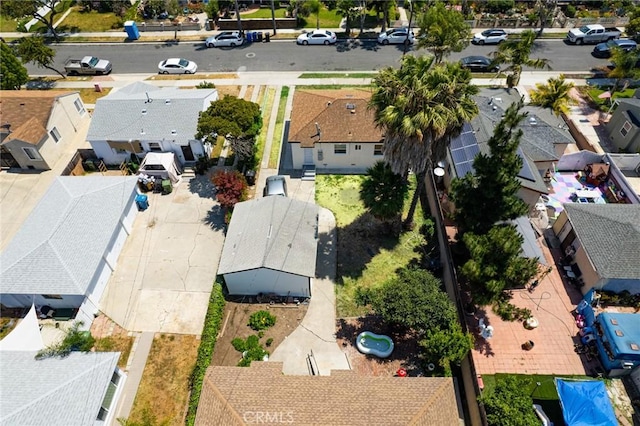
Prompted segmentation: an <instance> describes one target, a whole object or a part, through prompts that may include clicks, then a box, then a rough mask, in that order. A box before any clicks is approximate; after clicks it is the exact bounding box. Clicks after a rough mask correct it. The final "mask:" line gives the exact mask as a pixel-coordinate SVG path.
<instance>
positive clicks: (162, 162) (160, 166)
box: [138, 152, 180, 185]
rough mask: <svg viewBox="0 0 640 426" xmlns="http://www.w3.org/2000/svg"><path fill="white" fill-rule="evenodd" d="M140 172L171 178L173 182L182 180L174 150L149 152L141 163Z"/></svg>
mask: <svg viewBox="0 0 640 426" xmlns="http://www.w3.org/2000/svg"><path fill="white" fill-rule="evenodd" d="M138 172H139V173H141V174H142V173H144V174H145V175H147V176H154V177H156V178H158V179H169V180H171V183H172V184H174V185H175V184H176V183H178V181H179V180H180V169H179V168H178V164H177V163H176V156H175V155H174V154H173V152H149V153H147V155H145V157H144V160H142V163H140V168H139V169H138Z"/></svg>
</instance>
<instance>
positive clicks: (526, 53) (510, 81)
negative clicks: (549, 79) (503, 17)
mask: <svg viewBox="0 0 640 426" xmlns="http://www.w3.org/2000/svg"><path fill="white" fill-rule="evenodd" d="M535 41H536V33H535V32H533V31H532V30H526V31H524V32H522V34H521V35H520V38H518V39H507V41H505V42H503V43H501V44H500V45H498V50H497V51H496V52H493V53H492V55H493V62H494V63H495V64H508V66H507V67H506V68H504V69H503V70H502V71H506V72H507V73H509V74H508V75H507V86H508V87H509V89H511V88H513V87H515V86H517V85H518V83H520V76H521V75H522V67H524V66H527V67H531V68H537V69H542V68H544V67H547V68H549V69H550V68H551V67H549V60H548V59H541V58H538V59H532V58H531V50H532V49H533V44H534V43H535Z"/></svg>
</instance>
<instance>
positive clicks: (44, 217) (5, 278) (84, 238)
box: [0, 176, 137, 328]
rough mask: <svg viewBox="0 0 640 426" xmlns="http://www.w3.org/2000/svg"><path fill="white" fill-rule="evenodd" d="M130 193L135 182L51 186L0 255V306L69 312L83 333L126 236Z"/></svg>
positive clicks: (106, 179) (117, 179)
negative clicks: (45, 307)
mask: <svg viewBox="0 0 640 426" xmlns="http://www.w3.org/2000/svg"><path fill="white" fill-rule="evenodd" d="M136 188H137V177H135V176H82V177H75V176H60V177H58V178H56V180H55V181H54V183H53V184H52V185H51V187H50V188H49V190H48V191H47V192H46V194H45V195H44V196H43V197H42V198H41V199H40V201H39V202H38V204H37V205H36V207H35V208H34V209H33V211H32V212H31V214H30V215H29V216H28V217H27V219H26V220H25V221H24V223H23V224H22V226H21V227H20V229H19V231H18V232H17V233H16V235H15V236H14V238H13V239H12V240H11V242H9V244H8V245H7V247H6V248H5V250H4V251H3V252H2V253H0V298H1V299H2V304H3V305H4V306H6V307H9V308H20V307H23V308H26V307H30V306H31V305H32V304H35V305H36V306H45V305H46V306H49V307H50V308H52V309H53V310H54V311H60V310H65V311H67V312H69V311H72V312H73V314H75V317H76V319H78V320H82V321H83V322H84V327H85V328H88V327H89V326H90V325H91V322H92V321H93V318H94V314H96V313H97V312H98V308H97V306H98V302H99V300H100V297H101V295H102V293H103V291H104V289H105V287H106V284H107V282H108V280H109V277H110V275H111V272H112V271H113V270H114V269H115V268H116V264H117V260H118V256H119V254H120V251H121V250H122V247H123V245H124V242H125V240H126V238H127V236H128V235H129V233H130V232H131V229H132V225H133V221H134V219H135V216H136V213H137V208H136V204H135V196H136V195H137V189H136ZM69 316H73V315H69Z"/></svg>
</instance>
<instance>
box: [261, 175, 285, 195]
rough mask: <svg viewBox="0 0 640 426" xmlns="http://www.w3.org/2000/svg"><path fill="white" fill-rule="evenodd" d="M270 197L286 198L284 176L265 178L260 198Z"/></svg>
mask: <svg viewBox="0 0 640 426" xmlns="http://www.w3.org/2000/svg"><path fill="white" fill-rule="evenodd" d="M270 195H281V196H283V197H286V196H287V181H286V179H285V177H284V176H281V175H276V176H269V177H268V178H267V181H266V184H265V187H264V191H263V192H262V196H263V197H268V196H270Z"/></svg>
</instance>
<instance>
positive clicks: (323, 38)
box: [296, 30, 338, 46]
mask: <svg viewBox="0 0 640 426" xmlns="http://www.w3.org/2000/svg"><path fill="white" fill-rule="evenodd" d="M336 41H338V38H337V37H336V33H334V32H333V31H327V30H313V31H311V32H308V33H303V34H300V35H299V36H298V38H297V40H296V43H298V44H302V45H304V46H306V45H308V44H324V45H329V44H335V43H336Z"/></svg>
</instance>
